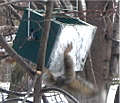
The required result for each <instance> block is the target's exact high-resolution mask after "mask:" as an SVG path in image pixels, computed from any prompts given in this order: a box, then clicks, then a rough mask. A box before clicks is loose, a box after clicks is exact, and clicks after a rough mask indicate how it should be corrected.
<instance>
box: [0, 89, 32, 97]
mask: <svg viewBox="0 0 120 103" xmlns="http://www.w3.org/2000/svg"><path fill="white" fill-rule="evenodd" d="M0 92H3V93H7V94H9V95H15V96H19V97H24V96H25V95H26V93H20V92H16V91H10V90H6V89H3V88H0ZM29 96H30V97H31V96H33V93H30V95H29Z"/></svg>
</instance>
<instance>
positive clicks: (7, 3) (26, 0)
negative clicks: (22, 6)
mask: <svg viewBox="0 0 120 103" xmlns="http://www.w3.org/2000/svg"><path fill="white" fill-rule="evenodd" d="M18 2H39V3H41V4H43V5H47V2H45V1H40V0H12V1H11V2H6V3H1V4H0V7H2V6H7V5H10V4H14V3H18Z"/></svg>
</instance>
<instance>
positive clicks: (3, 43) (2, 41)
mask: <svg viewBox="0 0 120 103" xmlns="http://www.w3.org/2000/svg"><path fill="white" fill-rule="evenodd" d="M0 46H1V47H3V48H4V49H5V50H6V51H7V52H8V53H9V55H10V56H11V57H13V58H14V59H15V60H16V62H17V63H19V64H20V65H21V66H22V67H23V69H24V70H25V71H26V72H27V73H28V75H29V76H30V77H31V78H32V79H33V76H34V74H35V72H34V71H33V70H32V69H31V68H30V67H29V65H28V64H27V63H26V62H25V61H24V60H23V59H22V58H21V57H20V56H19V55H18V54H17V53H16V52H15V51H14V49H12V48H11V47H10V46H9V45H8V43H7V42H6V41H5V39H4V37H3V36H2V35H0Z"/></svg>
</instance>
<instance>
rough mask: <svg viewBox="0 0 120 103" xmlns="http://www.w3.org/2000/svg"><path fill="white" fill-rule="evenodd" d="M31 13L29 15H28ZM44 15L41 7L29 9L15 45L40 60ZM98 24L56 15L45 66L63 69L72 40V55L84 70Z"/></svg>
mask: <svg viewBox="0 0 120 103" xmlns="http://www.w3.org/2000/svg"><path fill="white" fill-rule="evenodd" d="M28 14H29V17H28ZM44 20H45V19H44V16H43V15H42V14H41V12H40V11H39V10H32V9H26V10H25V11H24V15H23V18H22V21H21V23H20V26H19V29H18V32H17V35H16V38H15V40H14V43H13V48H14V49H15V51H16V52H17V53H18V54H19V55H21V56H22V57H24V58H26V59H28V60H30V61H32V62H34V63H37V58H38V49H39V46H40V39H41V35H42V30H43V29H44V28H43V25H44ZM95 31H96V27H95V26H93V25H90V24H88V23H86V22H83V21H81V20H80V19H76V18H71V17H69V16H66V17H57V16H56V17H53V18H52V19H51V28H50V32H49V38H48V43H47V50H46V57H45V66H46V67H47V68H49V69H55V70H60V68H63V54H64V50H65V49H66V47H67V45H68V44H70V43H72V45H73V49H72V51H71V52H70V53H69V55H71V57H72V59H73V62H74V66H75V71H78V70H83V67H84V64H85V61H86V58H87V56H88V52H89V49H90V46H91V43H92V41H93V38H94V35H95Z"/></svg>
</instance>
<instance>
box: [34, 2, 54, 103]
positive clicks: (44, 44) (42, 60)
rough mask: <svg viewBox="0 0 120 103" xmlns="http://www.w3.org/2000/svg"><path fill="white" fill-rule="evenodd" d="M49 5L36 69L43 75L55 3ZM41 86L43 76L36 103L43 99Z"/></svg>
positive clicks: (35, 91)
mask: <svg viewBox="0 0 120 103" xmlns="http://www.w3.org/2000/svg"><path fill="white" fill-rule="evenodd" d="M47 3H48V6H47V7H46V14H45V22H44V26H43V28H44V29H43V33H42V36H41V41H40V48H39V52H38V61H37V68H36V70H37V71H41V73H43V69H44V67H45V55H46V47H47V41H48V36H49V31H50V26H51V17H52V11H53V4H54V1H53V0H52V1H51V0H50V1H48V2H47ZM46 20H47V21H46ZM41 85H42V76H39V77H38V79H37V82H36V84H35V88H34V95H35V98H34V103H40V102H41V98H40V97H39V96H40V95H39V93H40V91H41Z"/></svg>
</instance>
